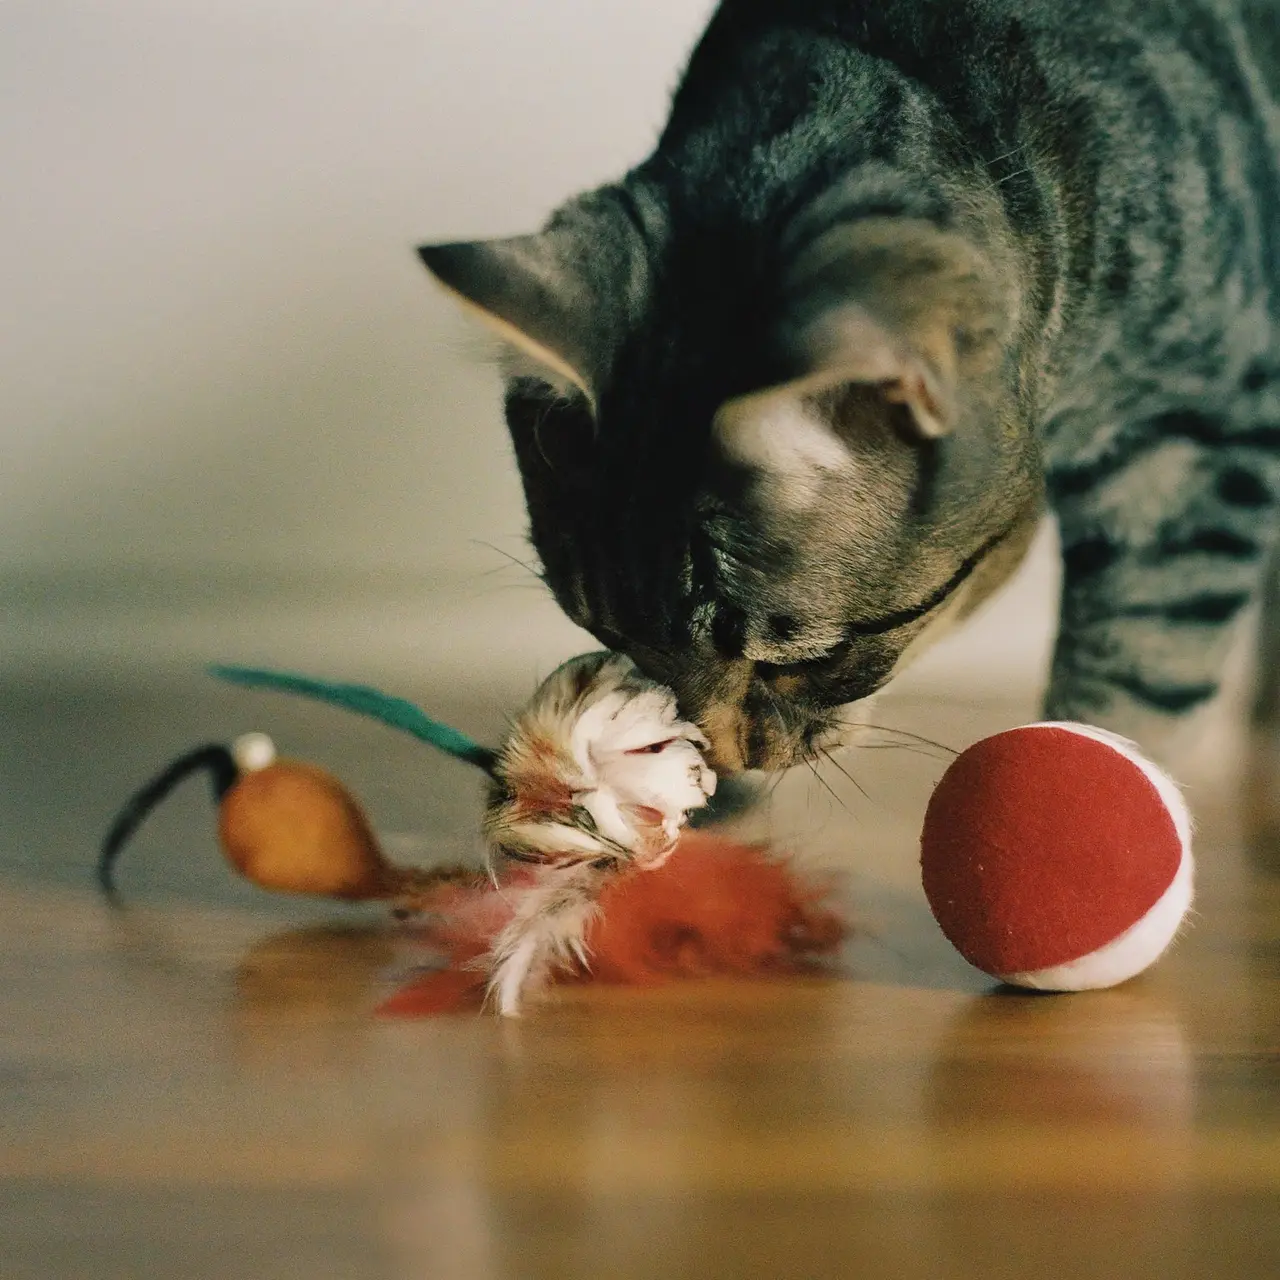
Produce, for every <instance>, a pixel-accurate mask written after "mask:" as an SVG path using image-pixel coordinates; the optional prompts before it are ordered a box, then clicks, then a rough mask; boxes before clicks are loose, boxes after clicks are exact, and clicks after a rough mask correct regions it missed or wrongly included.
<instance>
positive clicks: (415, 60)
mask: <svg viewBox="0 0 1280 1280" xmlns="http://www.w3.org/2000/svg"><path fill="white" fill-rule="evenodd" d="M711 8H712V3H711V0H649V2H648V3H646V4H644V5H636V4H633V3H630V0H541V2H540V3H538V4H536V5H534V4H528V3H524V2H523V0H467V3H465V4H457V3H448V4H446V3H443V2H442V0H362V2H361V3H360V4H358V5H357V4H343V3H339V2H337V0H306V2H305V3H304V2H303V0H221V3H219V4H216V5H209V4H207V3H200V4H197V3H194V0H113V2H112V3H110V4H103V3H101V2H94V0H7V3H5V4H4V5H3V6H0V172H2V173H3V175H4V197H3V200H0V281H2V285H3V298H4V304H3V313H2V318H0V324H2V325H3V338H2V340H0V432H2V433H3V434H2V437H0V440H2V446H3V448H2V451H0V459H2V460H0V664H3V674H5V675H7V676H8V677H10V678H18V679H23V678H25V677H27V676H33V677H34V676H39V677H41V678H42V679H45V678H48V677H49V676H50V675H56V674H57V673H59V672H62V671H67V670H71V671H75V672H77V673H80V674H84V675H92V674H93V673H95V672H113V673H116V674H117V675H123V674H126V673H132V674H134V675H138V674H151V673H156V672H160V671H164V670H171V671H178V670H188V669H191V668H192V667H194V666H195V665H197V664H199V663H202V662H205V661H207V660H209V659H226V660H242V661H262V662H269V663H273V664H275V665H279V666H294V667H306V668H309V669H313V670H317V671H325V672H327V673H330V674H335V675H343V676H347V677H350V678H369V679H374V678H379V679H396V680H403V681H406V682H424V683H425V682H432V683H435V682H438V681H439V680H441V679H448V680H454V679H456V680H460V681H461V680H465V681H468V682H470V683H472V684H483V685H484V686H486V687H487V688H490V689H493V688H497V687H501V688H503V689H505V688H507V687H510V688H511V689H513V690H514V691H516V694H517V696H519V694H520V693H521V692H523V691H527V690H528V689H529V688H530V687H531V686H532V683H533V681H534V680H536V679H537V678H538V677H540V676H541V675H543V674H545V672H546V671H547V670H549V669H550V667H551V666H553V665H554V664H555V662H557V661H558V660H559V659H561V658H563V657H565V656H567V655H569V654H571V653H573V652H577V651H579V650H581V649H583V648H587V647H592V644H591V641H590V640H589V638H588V637H586V636H585V635H584V634H583V633H581V632H579V631H577V630H576V629H575V628H574V627H572V626H571V625H570V624H569V623H568V622H567V621H566V620H565V619H563V618H562V617H561V616H560V614H559V613H558V611H557V610H556V608H555V607H554V605H553V604H552V603H551V602H550V600H549V598H548V597H547V596H546V595H545V594H544V593H543V591H542V590H541V588H540V586H539V585H538V584H537V583H536V581H535V580H534V578H533V576H532V574H531V573H530V572H529V571H528V570H527V569H525V568H524V567H522V566H521V565H519V564H518V563H516V561H519V560H524V559H528V558H529V553H528V551H527V549H526V547H525V545H524V540H523V529H524V513H523V510H522V503H521V497H520V492H519V486H518V482H517V478H516V473H515V469H514V465H513V463H512V460H511V457H510V454H509V450H508V446H507V441H506V436H505V432H504V429H503V426H502V422H501V417H500V404H499V384H498V380H497V377H496V375H495V374H494V372H493V370H492V369H491V368H490V366H489V365H488V363H487V362H486V360H485V359H484V358H483V356H482V354H481V353H482V348H481V346H480V345H479V344H478V343H477V342H476V341H475V340H474V337H473V336H472V335H471V334H470V333H469V331H468V330H467V328H466V327H465V323H464V322H463V321H462V320H461V319H460V318H459V317H458V316H457V315H456V314H455V312H454V310H453V308H452V306H451V304H450V302H449V301H448V300H447V299H446V298H444V297H443V296H442V295H441V294H440V293H438V292H437V291H436V289H435V288H434V287H433V285H432V284H431V283H430V281H429V280H428V279H427V277H426V275H425V273H424V272H423V270H422V269H421V267H420V266H419V264H418V262H417V259H416V258H415V256H414V254H413V252H412V248H413V246H414V245H415V244H417V243H419V242H420V241H425V240H444V239H450V238H459V237H476V236H485V235H501V234H509V233H515V232H520V231H527V230H531V229H533V228H534V227H536V226H537V225H538V224H539V223H540V222H541V221H542V220H543V218H544V217H545V216H546V214H547V213H548V212H549V210H550V209H551V208H552V207H553V206H554V205H555V204H557V203H558V202H559V201H560V200H562V199H563V198H565V197H566V196H567V195H569V194H570V193H572V192H574V191H576V190H579V189H581V188H583V187H587V186H590V185H593V184H595V183H598V182H601V181H604V180H607V179H609V178H611V177H613V176H615V175H617V174H618V173H620V172H622V171H623V170H624V169H626V168H627V167H629V166H630V165H631V164H632V163H634V162H635V161H637V160H638V159H639V158H640V157H641V156H642V155H643V154H644V153H645V152H646V150H647V149H648V148H649V147H650V146H651V144H652V142H653V140H654V138H655V137H656V134H657V131H658V128H659V126H660V124H661V122H662V119H663V116H664V114H665V109H666V102H667V98H668V95H669V93H670V91H671V89H672V87H673V86H674V83H675V81H676V78H677V76H678V74H679V71H680V68H681V65H682V63H683V60H684V58H685V56H686V54H687V52H688V50H689V49H690V47H691V46H692V44H693V42H694V40H695V39H696V37H697V34H698V33H699V31H700V29H701V27H702V25H703V23H704V22H705V20H706V17H707V15H708V14H709V12H710V10H711ZM1050 543H1051V536H1050V535H1049V534H1047V533H1046V536H1045V538H1044V539H1042V543H1041V545H1040V546H1039V547H1038V549H1037V551H1036V553H1035V554H1034V555H1033V557H1032V559H1031V561H1030V562H1029V564H1028V566H1027V568H1026V570H1025V571H1024V573H1023V574H1022V576H1021V577H1020V578H1019V579H1018V581H1017V582H1016V583H1015V584H1014V585H1013V586H1012V587H1011V588H1010V589H1009V590H1008V591H1006V593H1005V594H1004V596H1003V597H1002V598H1001V599H999V600H998V601H996V602H994V603H993V604H992V605H991V606H989V607H988V608H987V610H986V611H985V612H984V614H983V615H982V616H981V617H980V618H979V619H977V620H976V621H975V622H974V623H973V624H971V625H970V626H969V627H968V628H967V629H965V631H963V632H962V633H961V634H960V635H959V636H957V637H956V638H955V639H953V640H950V641H948V642H947V643H946V644H944V645H943V646H941V647H940V648H939V649H938V650H937V651H935V653H934V654H932V655H931V656H930V657H929V658H927V659H926V660H925V662H924V663H923V664H922V665H921V667H920V668H918V669H917V671H916V672H915V673H913V675H912V676H911V677H909V678H910V680H911V681H912V683H913V684H914V685H916V686H917V687H918V686H945V687H946V688H948V689H949V690H951V691H952V692H957V691H962V690H963V689H964V688H966V687H968V686H972V687H973V688H974V690H975V691H978V690H980V689H982V688H988V687H991V686H996V687H998V688H999V689H1001V690H1002V691H1003V692H1006V693H1007V692H1009V691H1010V690H1011V689H1013V688H1016V687H1023V686H1026V687H1030V686H1031V685H1033V684H1034V683H1036V682H1037V681H1039V680H1040V679H1041V678H1042V673H1043V669H1044V664H1045V660H1046V655H1047V652H1048V645H1049V638H1050V635H1051V631H1052V612H1053V601H1054V598H1055V594H1056V582H1055V580H1054V572H1053V556H1052V548H1051V545H1050Z"/></svg>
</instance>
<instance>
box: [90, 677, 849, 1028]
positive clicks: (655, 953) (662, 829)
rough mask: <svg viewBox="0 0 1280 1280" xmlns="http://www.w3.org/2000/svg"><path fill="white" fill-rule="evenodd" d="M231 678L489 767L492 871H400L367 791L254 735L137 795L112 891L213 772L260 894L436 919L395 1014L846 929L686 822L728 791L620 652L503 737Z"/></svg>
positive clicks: (118, 827) (548, 694)
mask: <svg viewBox="0 0 1280 1280" xmlns="http://www.w3.org/2000/svg"><path fill="white" fill-rule="evenodd" d="M213 673H214V674H215V675H217V676H219V677H220V678H222V679H225V680H228V681H230V682H232V683H235V684H239V685H243V686H247V687H251V688H262V689H270V690H275V691H279V692H288V693H296V694H301V695H303V696H306V697H310V698H315V699H319V700H321V701H324V702H328V703H330V704H332V705H336V706H339V707H343V708H345V709H347V710H350V711H355V712H358V713H360V714H363V715H368V716H372V717H374V718H376V719H378V720H381V721H383V722H384V723H386V724H389V725H391V726H393V727H395V728H398V729H401V730H403V731H405V732H408V733H410V734H412V735H413V736H415V737H417V738H419V739H420V740H421V741H423V742H426V743H428V744H429V745H431V746H433V747H436V748H437V749H439V750H441V751H443V752H445V753H446V754H448V755H451V756H453V757H455V758H456V759H459V760H463V761H465V762H467V763H469V764H472V765H474V766H476V767H478V768H480V769H481V770H483V771H484V772H485V774H487V776H488V778H489V787H488V795H487V800H486V804H485V809H484V817H483V824H482V825H483V831H484V835H485V839H486V843H487V846H488V850H489V866H488V868H487V869H486V870H484V871H481V870H476V869H472V868H463V867H445V868H430V869H428V868H417V867H398V866H395V865H393V864H392V863H390V862H389V861H388V860H387V859H386V858H385V857H384V856H383V854H382V851H381V849H380V848H379V846H378V842H377V839H376V837H375V836H374V834H373V831H372V828H371V826H370V824H369V822H368V820H367V818H366V817H365V815H364V813H363V811H362V810H361V808H360V806H359V805H358V804H357V802H356V801H355V800H354V799H353V798H352V797H351V796H350V794H349V793H348V792H347V791H346V789H345V788H344V787H343V786H342V784H341V783H340V782H338V780H337V779H336V778H334V777H333V776H332V775H330V774H328V773H326V772H325V771H323V770H321V769H318V768H316V767H315V766H313V765H308V764H303V763H300V762H292V761H283V760H277V759H276V757H275V749H274V747H273V745H272V744H271V742H270V739H268V738H266V737H264V736H263V735H261V734H249V735H246V736H245V737H243V738H241V739H238V740H237V742H236V743H234V744H232V745H231V746H223V745H218V744H212V745H207V746H203V747H200V748H197V749H196V750H194V751H191V752H189V753H187V754H186V755H184V756H182V757H181V758H180V759H178V760H176V761H174V762H173V764H171V765H170V766H169V767H168V768H167V769H165V770H164V771H163V772H162V773H161V774H159V775H158V776H157V777H156V778H155V779H154V780H153V781H151V782H149V783H148V784H147V785H146V786H144V787H143V788H142V789H141V790H140V791H139V792H138V793H137V794H136V795H135V796H134V797H133V798H132V799H131V800H130V801H129V802H128V804H127V805H126V806H125V807H124V809H123V810H122V811H121V813H120V815H119V816H118V817H117V819H116V821H115V823H114V824H113V826H112V827H111V830H110V831H109V833H108V835H107V838H106V840H105V841H104V843H103V847H102V852H101V857H100V859H99V864H98V872H99V879H100V881H101V883H102V884H103V887H104V888H105V889H107V890H108V891H113V888H114V869H115V865H116V862H117V860H118V858H119V855H120V852H121V850H122V849H123V848H124V846H125V844H126V843H127V842H128V840H129V838H130V837H131V836H132V834H133V833H134V832H135V831H136V830H137V828H138V826H139V825H140V824H141V822H142V821H143V820H144V819H145V817H146V815H147V814H148V813H149V812H150V811H151V810H152V809H153V808H154V807H155V806H156V805H157V804H158V803H159V802H160V801H161V800H162V799H163V798H164V797H165V796H166V795H167V794H168V793H169V792H170V791H171V790H172V789H173V788H174V787H175V786H177V785H178V784H179V783H180V782H181V781H182V780H184V779H185V778H187V777H189V776H191V775H193V774H195V773H199V772H207V773H208V774H209V776H210V779H211V781H212V784H213V790H214V795H215V798H216V800H217V802H218V805H219V819H218V830H219V838H220V842H221V845H222V848H223V851H224V853H225V854H226V857H227V860H228V861H229V862H230V863H231V865H232V866H233V867H234V868H235V869H236V870H237V871H238V872H239V873H240V874H241V875H243V876H245V877H246V878H247V879H249V880H250V881H252V882H253V883H255V884H257V885H259V886H261V887H262V888H266V889H271V890H274V891H277V892H284V893H304V894H318V895H322V896H326V897H333V898H339V899H345V900H348V901H364V900H376V899H381V900H385V901H388V902H389V903H391V905H392V907H393V909H394V911H395V912H396V914H397V915H399V916H402V917H410V918H415V919H419V920H423V921H426V922H427V923H426V924H425V925H424V926H423V931H424V935H425V937H426V939H427V940H428V941H429V942H430V943H431V944H432V945H433V946H434V947H435V948H436V949H437V950H439V951H441V952H443V954H444V956H445V958H446V959H447V961H448V967H447V968H446V969H444V970H441V971H439V972H437V973H435V974H431V975H428V976H427V977H426V978H423V979H421V980H419V981H418V982H416V983H414V984H412V985H411V986H410V987H409V988H407V989H406V990H405V991H403V992H401V993H400V994H399V995H398V996H397V997H395V998H394V999H393V1000H392V1001H391V1002H390V1003H389V1005H388V1009H389V1011H392V1012H438V1011H441V1010H444V1009H447V1008H451V1007H458V1006H459V1005H463V1006H465V1005H466V1004H467V1003H468V1002H469V1001H470V1000H471V999H472V997H474V1001H475V1002H476V1003H479V1002H480V1000H481V999H483V998H484V997H486V996H487V998H488V1000H489V1002H490V1003H491V1004H492V1006H493V1007H494V1008H495V1009H496V1010H497V1012H499V1013H501V1014H504V1015H514V1014H516V1013H518V1012H519V1011H520V1009H521V1007H522V1005H523V1004H524V1002H525V1001H526V999H527V998H528V997H529V996H530V995H532V994H534V993H535V992H536V991H538V990H539V989H541V988H542V987H543V986H544V985H545V984H547V983H548V982H550V981H552V980H554V979H572V978H584V977H586V976H589V975H594V976H596V977H598V978H602V979H606V980H612V981H622V982H635V981H646V980H652V979H655V978H659V977H663V976H670V975H673V974H682V973H751V972H760V971H777V970H786V969H791V968H795V967H796V966H797V965H799V964H800V963H802V962H803V961H804V960H806V959H807V958H810V957H813V956H816V955H819V954H822V953H824V952H828V951H830V950H832V949H834V947H835V946H836V945H837V944H838V942H839V941H840V939H841V937H842V936H843V928H842V926H841V924H840V922H839V920H838V919H837V917H836V916H835V915H834V914H832V913H831V912H830V911H828V910H827V909H826V908H825V907H823V906H822V903H821V897H822V895H821V893H820V891H819V890H818V889H817V888H816V887H813V886H808V885H805V884H803V883H802V882H801V881H800V879H799V878H798V877H797V876H796V875H795V873H794V872H793V871H791V870H790V869H789V868H788V867H787V865H786V864H785V863H784V862H782V861H780V860H778V859H775V858H772V857H770V856H768V855H767V854H766V853H765V851H764V850H762V849H760V848H759V847H757V846H748V845H741V844H737V843H735V842H732V841H728V840H726V839H723V838H720V837H716V836H711V835H707V834H704V833H698V832H689V833H686V832H685V831H684V828H685V825H686V823H687V821H688V819H689V817H690V815H691V814H692V813H694V812H696V811H697V810H698V809H700V808H702V807H703V806H704V805H705V804H706V803H707V801H708V799H709V798H710V797H711V795H712V794H713V793H714V791H715V785H716V778H715V774H714V773H713V772H712V771H711V769H710V768H709V767H708V766H707V764H706V762H705V760H704V759H703V756H702V750H703V748H704V747H705V746H706V740H705V739H704V738H703V736H702V733H701V731H700V730H699V729H698V728H697V727H696V726H695V725H693V724H690V723H689V722H687V721H684V720H681V719H680V717H679V715H678V712H677V709H676V702H675V697H674V695H673V694H672V693H671V691H670V690H668V689H666V688H664V687H663V686H661V685H658V684H655V683H654V682H652V681H650V680H647V679H645V678H644V677H643V676H641V675H640V673H639V672H638V671H637V670H636V669H635V667H634V666H633V665H632V663H631V662H630V660H628V659H627V658H625V657H622V656H620V655H617V654H612V653H594V654H586V655H583V656H581V657H578V658H574V659H571V660H570V661H569V662H567V663H565V664H564V665H563V666H561V667H560V668H559V669H558V670H556V671H555V672H553V673H552V674H551V676H549V677H548V678H547V680H546V681H544V682H543V684H542V685H541V686H540V688H539V689H538V690H537V692H536V693H535V694H534V696H533V698H532V699H531V700H530V701H529V703H528V704H527V705H526V706H525V708H524V709H523V711H522V712H521V713H520V714H519V715H518V716H517V717H516V719H515V721H514V722H513V725H512V729H511V732H510V734H509V736H508V738H507V740H506V742H505V743H504V744H503V745H502V746H501V747H500V748H497V749H492V748H488V747H484V746H481V745H480V744H478V743H476V742H473V741H472V740H471V739H470V738H468V737H467V736H466V735H464V734H462V733H460V732H459V731H457V730H456V729H452V728H450V727H449V726H448V725H443V724H441V723H439V722H438V721H435V720H433V719H431V718H430V717H429V716H427V715H425V714H424V713H423V712H422V711H421V710H420V709H419V708H418V707H416V706H414V705H413V704H412V703H410V702H407V701H405V700H403V699H400V698H395V697H391V696H389V695H387V694H383V693H380V692H379V691H377V690H375V689H370V688H368V687H366V686H363V685H349V684H332V683H327V682H324V681H318V680H312V679H309V678H307V677H302V676H296V675H290V674H285V673H278V672H270V671H260V670H253V669H249V668H243V667H216V668H214V672H213Z"/></svg>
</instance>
